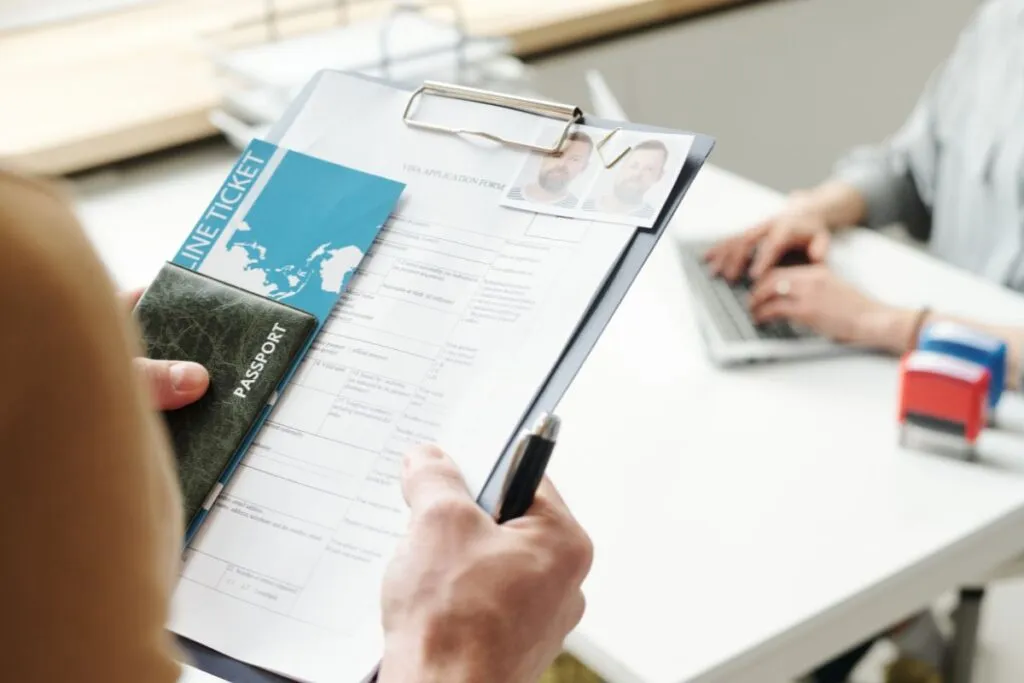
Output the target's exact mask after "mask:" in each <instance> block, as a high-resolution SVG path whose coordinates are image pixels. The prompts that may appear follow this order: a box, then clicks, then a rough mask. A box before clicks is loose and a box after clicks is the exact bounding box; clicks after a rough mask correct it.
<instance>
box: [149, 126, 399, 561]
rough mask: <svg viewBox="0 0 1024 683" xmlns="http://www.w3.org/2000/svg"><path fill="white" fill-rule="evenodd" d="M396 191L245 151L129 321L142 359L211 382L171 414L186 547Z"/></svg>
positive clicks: (277, 153)
mask: <svg viewBox="0 0 1024 683" xmlns="http://www.w3.org/2000/svg"><path fill="white" fill-rule="evenodd" d="M404 189H405V185H404V184H403V183H400V182H396V181H394V180H390V179H388V178H382V177H380V176H376V175H372V174H369V173H364V172H362V171H359V170H356V169H353V168H348V167H346V166H342V165H340V164H335V163H331V162H329V161H326V160H324V159H320V158H317V157H313V156H310V155H307V154H302V153H299V152H295V151H293V150H289V149H286V148H282V147H278V146H277V145H274V144H272V143H269V142H266V141H263V140H259V139H254V140H252V141H251V142H250V143H249V145H248V146H247V147H246V149H245V150H243V152H242V154H241V155H240V156H239V157H238V159H237V160H236V162H235V164H234V165H233V167H232V168H231V169H230V171H229V172H228V175H227V177H226V178H225V179H224V181H223V183H222V184H221V186H220V188H218V189H217V191H216V192H215V193H214V195H213V198H212V199H211V200H210V202H209V204H208V205H207V206H206V209H205V210H204V211H203V213H202V214H201V215H200V217H199V219H198V221H197V222H196V224H195V225H194V226H193V228H192V231H191V232H190V233H189V234H188V235H187V236H186V237H185V239H184V241H183V242H182V244H181V246H180V247H179V248H178V250H177V251H176V253H175V254H174V255H173V258H171V259H170V260H169V261H168V263H167V264H165V265H164V266H163V268H162V269H161V271H160V273H159V275H158V276H157V278H156V280H155V281H154V282H153V283H152V284H151V285H150V287H149V289H148V290H147V291H146V293H145V294H144V295H143V297H142V299H141V300H140V302H139V304H138V307H137V309H136V317H137V318H138V321H139V323H140V324H141V326H142V336H143V341H144V343H145V345H146V348H147V350H148V353H149V355H150V357H153V358H160V359H170V360H190V361H195V362H197V363H201V364H203V365H204V366H206V368H207V369H208V370H209V372H210V376H211V386H210V390H209V392H208V393H207V395H206V396H205V397H204V398H203V399H202V400H200V401H199V402H198V403H196V404H193V405H191V406H187V407H185V408H181V409H178V410H175V411H173V412H168V413H167V414H166V415H165V416H164V418H165V420H166V422H167V425H168V427H169V429H170V434H171V438H172V440H173V442H174V449H175V453H176V458H177V464H178V474H179V479H180V485H181V489H182V494H183V498H184V503H185V509H184V515H185V523H186V529H187V531H186V534H185V544H186V545H188V544H189V543H190V542H191V540H192V538H193V537H194V536H195V534H196V532H197V531H198V530H199V528H200V526H201V525H202V523H203V522H204V521H205V519H206V517H207V515H208V514H210V513H211V510H212V508H213V505H214V503H215V502H216V499H217V497H218V496H219V495H220V492H221V491H222V490H223V489H224V487H225V486H226V485H227V484H228V483H229V482H230V480H231V477H232V475H233V473H234V472H235V470H236V469H237V468H238V465H239V463H240V462H241V461H242V459H243V457H244V456H245V453H246V451H247V450H248V448H249V446H250V445H251V444H252V443H253V441H254V440H255V438H256V436H257V434H258V432H259V430H260V428H261V427H262V426H263V424H264V423H265V422H266V421H267V419H268V416H269V415H270V411H271V410H272V408H273V405H274V403H275V401H276V400H277V396H278V392H281V391H283V390H284V388H285V386H286V385H287V383H288V381H289V380H290V378H291V377H292V375H293V374H294V373H295V372H296V370H297V368H298V365H299V364H300V362H301V360H302V358H303V357H304V356H305V354H306V352H307V350H308V349H309V347H310V346H311V344H312V342H313V339H314V338H315V336H316V334H317V333H318V332H319V330H320V329H322V328H323V326H324V325H325V324H326V323H327V320H328V319H329V317H330V315H331V312H332V311H333V310H334V307H335V306H336V305H337V304H338V302H339V300H340V299H341V297H342V295H343V294H344V293H345V292H346V291H347V289H348V287H349V284H350V283H351V281H352V280H353V279H354V278H355V277H357V275H358V272H359V267H360V265H361V264H362V262H363V259H364V258H365V257H366V255H367V254H368V253H369V252H370V250H371V248H372V246H373V244H374V242H375V240H376V239H377V236H378V234H379V233H380V231H381V229H382V228H383V226H384V224H385V223H386V222H387V220H388V218H389V217H390V215H391V212H392V210H393V209H394V208H395V206H396V205H397V203H398V200H399V198H400V196H401V194H402V192H403V190H404Z"/></svg>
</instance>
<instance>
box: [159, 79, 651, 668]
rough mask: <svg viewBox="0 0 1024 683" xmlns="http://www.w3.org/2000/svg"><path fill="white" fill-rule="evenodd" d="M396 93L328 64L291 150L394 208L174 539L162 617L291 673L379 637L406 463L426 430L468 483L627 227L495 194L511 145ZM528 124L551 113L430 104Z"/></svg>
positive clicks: (534, 127) (560, 345)
mask: <svg viewBox="0 0 1024 683" xmlns="http://www.w3.org/2000/svg"><path fill="white" fill-rule="evenodd" d="M407 100H408V93H405V92H402V91H398V90H395V89H393V88H390V87H387V86H385V85H381V84H378V83H375V82H371V81H368V80H364V79H361V78H358V77H355V76H347V75H342V74H340V73H330V72H328V73H325V74H324V75H323V76H322V77H321V80H320V82H319V84H318V86H317V88H316V89H315V91H314V92H313V93H312V94H311V96H310V98H309V99H308V101H307V103H306V105H305V107H304V108H303V110H302V111H301V113H300V114H299V115H298V117H297V118H296V120H295V121H294V123H293V125H292V126H291V128H290V129H289V131H288V132H287V133H286V134H285V135H284V137H283V139H282V140H281V141H280V143H279V144H280V145H281V146H282V147H285V148H289V149H292V150H296V151H299V152H304V153H306V154H310V155H313V156H318V157H322V158H325V159H327V160H329V161H332V162H336V163H340V164H344V165H346V166H349V167H352V168H355V169H358V170H361V171H366V172H368V173H374V174H378V175H382V176H384V177H388V178H392V179H394V180H399V181H402V182H405V183H406V190H405V192H404V194H403V195H402V198H401V200H400V202H399V206H398V208H397V209H396V211H395V212H394V213H393V214H392V216H391V218H390V220H389V222H388V224H387V225H386V226H385V228H384V229H383V230H382V231H381V233H380V235H379V236H378V238H377V241H376V243H375V244H374V246H373V248H372V249H371V251H370V253H368V254H367V257H366V259H364V260H363V262H362V264H361V265H360V268H359V270H358V272H357V274H356V276H355V277H354V278H353V279H352V281H351V284H350V286H349V289H348V291H347V292H346V294H345V295H344V297H343V298H342V300H341V302H340V303H339V304H338V306H337V307H336V308H335V309H334V311H333V313H332V315H331V318H330V319H329V321H328V323H327V324H326V325H325V326H324V328H323V330H322V332H321V334H320V336H319V337H318V339H317V341H316V342H315V345H314V347H313V349H312V351H311V352H310V354H309V355H308V356H307V358H306V360H305V361H304V362H303V364H302V366H301V367H300V368H299V370H298V372H297V373H296V375H295V377H294V378H293V380H292V382H291V383H290V385H289V387H288V389H287V390H286V392H285V393H284V395H283V396H282V398H281V399H280V401H279V402H278V404H277V405H276V407H275V409H274V412H273V413H272V415H271V416H270V419H269V421H268V423H267V425H266V426H265V427H264V428H263V430H262V432H261V433H260V434H259V436H258V437H257V439H256V441H255V443H254V445H253V447H252V448H251V449H250V450H249V452H248V454H247V455H246V458H245V460H244V462H243V465H242V466H241V467H240V468H239V471H238V473H237V474H236V475H235V477H234V478H233V480H232V482H231V484H230V485H229V486H228V488H227V489H226V491H225V492H224V493H223V494H222V496H221V498H220V501H219V502H218V504H217V506H216V508H215V510H214V512H213V514H212V515H211V517H210V518H209V520H208V521H207V524H206V526H205V528H204V529H203V530H202V531H201V532H200V534H199V535H198V536H197V538H196V539H195V541H194V542H193V544H192V546H191V547H190V548H189V550H188V552H187V554H186V561H185V565H184V569H183V571H182V575H181V580H180V582H179V586H178V589H177V591H176V595H175V599H174V605H173V615H172V621H171V624H170V627H171V629H172V630H173V631H175V632H177V633H179V634H181V635H183V636H185V637H188V638H190V639H192V640H196V641H198V642H200V643H203V644H205V645H207V646H209V647H212V648H214V649H216V650H219V651H221V652H223V653H225V654H227V655H229V656H231V657H233V658H236V659H240V660H243V661H246V662H248V663H250V664H253V665H255V666H258V667H261V668H265V669H269V670H271V671H275V672H278V673H281V674H283V675H285V676H288V677H291V678H295V679H298V680H303V681H332V682H341V683H356V682H358V681H362V680H365V679H366V678H367V676H368V675H369V674H370V673H371V672H372V671H373V669H374V667H375V666H376V664H377V662H378V661H379V658H380V655H381V653H382V651H383V634H382V630H381V626H380V622H381V619H380V617H381V615H380V588H381V580H382V575H383V572H384V569H385V567H386V564H387V562H388V560H389V558H390V556H391V554H392V552H393V549H394V547H395V544H396V543H397V542H398V540H399V539H400V538H401V536H402V535H403V533H404V531H405V527H406V523H407V511H406V505H405V503H404V501H403V500H402V495H401V489H400V479H399V477H400V471H401V459H402V455H403V453H404V452H405V451H407V450H408V449H409V448H410V447H412V446H415V445H417V444H420V443H437V444H438V445H440V446H441V447H442V448H443V449H445V450H446V451H447V452H448V453H449V454H451V455H452V457H453V458H454V459H455V461H456V462H457V463H458V465H459V467H460V468H461V470H462V472H463V474H464V476H465V477H466V480H467V483H468V486H469V488H470V491H471V493H472V494H473V495H474V496H475V495H478V494H479V493H480V491H481V489H482V487H483V486H484V484H485V482H486V480H487V477H488V476H489V474H490V472H491V469H492V468H493V467H494V465H495V463H496V461H497V459H498V457H499V456H500V454H501V453H502V451H503V449H504V448H505V446H506V444H507V443H508V441H509V439H510V438H512V437H513V436H514V432H515V429H516V427H517V425H518V424H519V422H520V421H521V419H522V417H523V415H524V413H525V411H526V410H527V409H528V408H529V405H530V404H531V402H532V400H533V399H534V397H535V396H536V394H537V393H538V391H539V390H540V388H541V387H542V386H543V384H544V381H545V380H546V378H547V376H548V374H549V373H550V372H551V370H552V369H553V367H554V366H555V364H556V362H557V360H558V358H559V356H560V355H561V353H562V351H563V349H564V347H565V346H566V344H567V343H568V341H569V340H570V338H571V336H572V334H573V332H574V330H575V329H576V327H577V325H578V323H579V322H580V320H581V318H582V317H583V316H584V314H585V313H586V311H587V309H588V307H589V306H590V304H591V302H592V300H593V298H594V296H595V293H596V292H598V291H600V289H601V285H602V284H603V282H604V280H605V279H606V277H607V276H608V275H609V272H610V270H611V269H612V267H613V266H614V265H615V263H616V262H617V260H618V259H619V257H620V256H621V254H622V252H623V249H624V248H625V246H626V244H627V243H628V242H629V240H630V238H631V237H632V234H633V230H634V229H633V228H630V227H627V226H621V225H611V224H607V223H591V222H588V221H583V220H573V219H568V218H560V217H555V216H545V215H538V214H535V213H532V212H526V211H520V210H516V209H510V208H506V207H502V206H500V205H499V202H500V200H501V196H502V191H503V189H504V184H505V182H507V180H508V179H509V178H511V177H512V176H513V174H514V172H515V169H516V168H518V166H519V165H520V164H521V163H522V161H523V156H522V155H523V152H521V151H517V150H515V149H513V148H510V147H501V146H497V145H492V144H489V143H485V144H478V143H475V142H472V141H469V140H467V139H464V138H459V137H455V136H451V135H445V134H439V133H430V132H424V131H420V130H414V129H412V128H410V127H408V126H406V125H405V124H404V123H403V122H402V111H403V109H404V108H405V105H406V102H407ZM425 105H426V106H425V107H424V108H423V110H422V111H421V114H422V115H423V116H425V117H431V116H437V117H444V118H445V119H446V120H448V121H452V120H453V119H455V120H457V125H463V126H465V127H474V128H481V129H486V130H491V131H496V132H497V131H503V132H505V133H507V134H509V135H512V136H514V137H516V138H518V139H531V140H533V139H536V138H537V136H538V135H542V134H543V133H542V131H543V128H542V126H544V125H545V124H548V125H549V124H550V119H541V118H539V117H534V116H532V115H528V114H523V113H522V112H516V111H511V110H505V109H500V108H497V107H490V106H483V105H472V104H469V103H467V102H462V101H458V100H442V99H437V100H435V101H431V102H429V103H425Z"/></svg>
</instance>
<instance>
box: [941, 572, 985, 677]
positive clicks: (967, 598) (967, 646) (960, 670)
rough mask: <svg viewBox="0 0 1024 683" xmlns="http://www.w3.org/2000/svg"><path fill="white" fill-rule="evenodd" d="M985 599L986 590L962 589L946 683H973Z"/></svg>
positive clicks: (947, 664)
mask: <svg viewBox="0 0 1024 683" xmlns="http://www.w3.org/2000/svg"><path fill="white" fill-rule="evenodd" d="M984 597H985V589H984V588H961V589H960V602H959V604H958V605H957V606H956V610H955V611H954V612H953V642H952V643H951V644H950V648H949V661H948V662H947V663H946V683H971V678H972V676H973V673H974V654H975V650H976V648H977V645H978V625H979V624H980V622H981V603H982V600H983V599H984Z"/></svg>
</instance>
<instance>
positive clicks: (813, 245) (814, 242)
mask: <svg viewBox="0 0 1024 683" xmlns="http://www.w3.org/2000/svg"><path fill="white" fill-rule="evenodd" d="M829 237H830V235H829V233H828V232H827V231H825V230H822V231H820V232H817V233H815V235H814V237H812V238H811V242H810V244H808V245H807V256H809V257H810V259H811V261H814V262H815V263H821V262H822V261H824V260H825V256H826V254H828V243H829Z"/></svg>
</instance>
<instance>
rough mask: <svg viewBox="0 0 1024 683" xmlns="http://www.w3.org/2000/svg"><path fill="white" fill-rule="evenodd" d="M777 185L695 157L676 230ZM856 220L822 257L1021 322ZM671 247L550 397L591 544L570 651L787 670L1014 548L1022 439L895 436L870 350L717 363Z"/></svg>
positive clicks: (614, 668) (666, 667)
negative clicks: (942, 440)
mask: <svg viewBox="0 0 1024 683" xmlns="http://www.w3.org/2000/svg"><path fill="white" fill-rule="evenodd" d="M780 201H781V198H780V197H779V196H778V195H776V194H775V193H772V192H769V191H767V190H765V189H764V188H760V187H757V186H754V185H752V184H750V183H748V182H746V181H743V180H741V179H738V178H735V177H732V176H730V175H728V174H725V173H722V172H720V171H718V170H717V169H708V172H705V173H704V174H702V175H701V176H698V178H697V180H696V181H695V184H694V187H693V189H692V191H691V194H690V195H689V196H688V197H687V199H686V201H685V202H684V205H683V209H682V210H681V212H680V215H679V219H678V222H677V226H676V228H677V230H676V231H677V233H688V234H693V235H713V234H724V233H726V232H729V231H733V230H736V229H740V228H743V227H746V226H748V225H750V224H751V223H752V222H753V221H754V220H755V219H757V218H759V217H762V216H764V215H765V214H766V213H769V212H771V211H772V210H773V209H774V208H776V207H777V206H778V204H779V203H780ZM850 237H851V239H848V240H844V241H843V242H842V243H841V244H840V245H838V246H837V248H836V249H835V254H834V260H835V265H836V267H837V268H838V269H839V270H840V271H842V272H843V273H844V274H846V275H847V276H849V277H851V278H852V279H854V280H855V281H858V282H861V283H863V284H865V285H867V286H868V288H869V289H871V290H873V291H876V292H888V293H889V294H890V299H895V300H897V301H901V302H904V303H922V302H924V301H928V300H930V301H932V302H935V303H939V302H942V303H943V304H948V306H946V308H947V309H948V310H951V311H954V312H959V313H971V312H973V313H974V314H975V315H976V316H980V317H983V318H988V319H991V320H1004V321H1012V320H1014V319H1015V320H1017V321H1018V322H1019V323H1024V299H1022V298H1020V297H1018V296H1015V295H1012V294H1009V293H1007V292H1004V291H1002V290H1000V289H998V288H996V287H992V286H989V285H987V284H984V283H981V282H978V281H976V280H975V279H974V278H972V277H969V276H966V275H964V274H962V273H959V272H957V271H954V270H952V269H951V268H949V267H946V266H944V265H941V264H938V263H936V262H933V261H932V260H931V259H929V258H927V257H925V256H923V255H922V254H920V253H918V252H916V251H915V250H912V249H911V248H909V247H904V246H900V245H897V244H894V243H893V242H892V241H891V240H888V239H886V238H884V237H881V236H879V235H876V234H873V233H867V232H862V233H858V234H855V235H850ZM671 247H672V245H671V243H667V242H662V244H661V245H659V248H658V250H657V251H656V253H655V254H654V255H653V256H652V258H651V260H650V261H649V263H648V267H647V268H646V269H645V270H644V272H643V273H642V274H641V275H640V277H639V279H638V280H637V282H636V283H635V285H634V288H633V289H632V290H631V291H630V293H629V295H628V296H627V299H626V300H625V301H624V302H623V304H622V306H621V308H620V309H619V312H618V314H617V316H616V318H615V319H614V320H613V321H612V323H611V324H610V325H609V327H608V329H607V331H606V332H605V334H604V336H603V338H602V339H601V341H600V342H599V344H598V346H597V348H596V349H595V350H594V352H593V354H592V356H591V357H590V359H589V360H588V362H587V364H586V365H585V366H584V368H583V369H582V371H581V372H580V374H579V376H578V378H577V380H576V383H575V384H574V386H573V387H572V389H570V391H569V394H568V395H567V396H566V398H565V399H564V401H563V403H562V406H561V408H560V413H561V416H562V418H563V420H564V427H563V432H562V437H561V442H560V444H559V449H558V452H557V454H556V457H555V458H554V459H553V460H552V464H551V473H552V475H553V476H554V478H555V480H556V481H557V482H558V484H559V486H560V488H561V489H562V491H563V493H564V495H565V497H566V499H567V500H568V502H569V504H570V506H571V507H572V509H573V510H574V512H575V513H576V514H577V516H578V517H579V519H580V520H581V521H582V523H583V524H584V526H585V527H586V528H587V529H588V530H589V531H590V533H591V535H592V537H593V540H594V543H595V546H596V549H597V551H596V552H597V555H596V561H595V564H594V568H593V572H592V574H591V577H590V579H589V581H588V584H587V586H586V593H587V596H588V609H587V613H586V615H585V616H584V619H583V622H582V624H581V625H580V627H579V629H578V631H577V632H576V633H575V634H574V636H573V638H572V640H571V641H570V647H571V649H572V650H573V651H574V652H575V653H576V654H577V655H578V656H580V657H581V659H583V660H584V661H586V662H587V663H589V664H590V665H591V666H593V667H594V668H595V669H596V670H597V671H598V672H600V673H602V674H604V675H605V676H606V677H608V678H609V680H611V681H614V682H615V683H633V682H637V683H639V682H643V683H683V682H687V683H695V682H697V681H701V682H703V681H728V682H729V683H744V682H746V681H750V682H751V683H754V682H756V683H766V682H767V683H774V682H775V681H783V680H786V679H787V678H788V679H791V678H792V677H793V676H794V675H795V674H799V673H802V672H804V671H806V670H807V669H810V668H812V667H813V666H814V665H816V664H818V663H820V662H821V661H822V660H823V659H825V658H827V657H829V656H831V655H832V654H836V653H838V652H839V651H841V650H843V649H845V648H846V647H849V646H851V645H853V644H855V642H857V641H859V640H861V639H863V638H864V637H866V636H868V635H870V634H871V633H873V632H876V631H878V630H880V629H881V628H882V627H884V626H886V625H888V624H890V623H892V622H894V621H896V620H897V619H898V618H900V617H901V616H904V615H906V614H909V613H910V612H911V611H912V610H914V609H915V608H918V607H921V606H924V605H925V604H927V603H929V602H930V601H931V600H932V599H934V598H935V597H936V596H938V595H939V594H940V593H942V592H943V591H945V590H947V589H950V588H953V587H955V586H956V585H957V584H958V583H960V582H965V581H971V580H973V579H976V578H977V577H979V576H981V575H982V574H983V573H984V572H986V571H988V570H989V569H990V568H992V567H993V566H995V565H996V564H998V563H1001V562H1002V561H1004V560H1006V559H1007V558H1009V557H1011V556H1012V555H1014V554H1016V553H1018V552H1019V551H1021V550H1024V476H1022V473H1024V437H1012V436H1011V437H1008V438H1007V437H1003V438H995V439H993V438H988V439H986V440H985V442H984V443H983V444H982V448H981V450H982V452H983V454H984V455H986V456H987V457H991V458H994V459H997V460H998V461H999V462H1000V463H1001V464H1002V465H1003V466H1004V467H1005V468H1009V471H1007V469H1002V470H1000V469H997V468H995V467H985V466H977V465H967V464H961V463H956V462H953V461H950V460H944V459H940V458H938V457H934V456H927V455H920V454H915V453H910V452H903V451H901V450H899V449H898V448H897V445H896V444H897V432H896V421H895V416H896V399H897V395H896V390H897V379H896V363H895V361H893V360H890V359H885V358H881V357H868V356H858V357H846V358H843V359H834V360H830V361H810V362H804V363H796V364H777V365H774V366H763V367H751V368H747V369H738V370H732V371H720V370H716V369H715V368H713V367H712V366H711V365H710V364H709V363H708V362H706V361H705V359H704V357H703V356H702V355H701V353H700V351H699V350H698V349H699V338H698V335H697V330H696V328H695V326H694V323H693V316H692V315H691V313H690V305H689V302H688V301H687V297H686V292H685V284H684V283H683V280H682V277H681V269H680V267H679V265H678V263H677V262H676V261H675V259H674V254H673V252H672V248H671ZM1008 403H1010V404H1012V403H1013V402H1012V401H1010V402H1008ZM1014 407H1017V408H1019V407H1020V402H1017V403H1016V406H1014V405H1008V406H1007V408H1011V409H1012V408H1014ZM1008 412H1013V411H1012V410H1010V411H1008ZM1022 434H1024V430H1022ZM1014 451H1016V452H1017V453H1020V457H1018V458H1016V459H1015V458H1014V456H1013V453H1014ZM1014 467H1016V468H1017V470H1016V472H1014V471H1013V468H1014Z"/></svg>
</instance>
